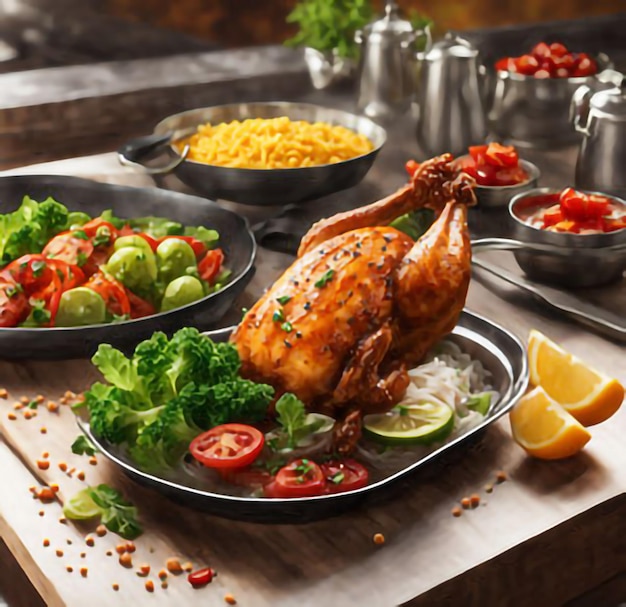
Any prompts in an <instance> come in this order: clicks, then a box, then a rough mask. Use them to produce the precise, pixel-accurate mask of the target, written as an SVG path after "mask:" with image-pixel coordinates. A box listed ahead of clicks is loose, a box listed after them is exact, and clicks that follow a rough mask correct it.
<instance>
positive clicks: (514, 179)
mask: <svg viewBox="0 0 626 607" xmlns="http://www.w3.org/2000/svg"><path fill="white" fill-rule="evenodd" d="M468 152H469V153H468V154H466V155H465V156H459V158H457V159H456V165H457V167H458V168H460V169H461V170H462V171H464V172H465V173H467V174H468V175H470V176H472V177H473V178H474V179H475V180H476V190H475V191H476V198H477V199H478V205H479V206H480V207H483V208H503V207H506V206H507V205H508V204H509V202H510V200H511V198H512V197H513V196H515V195H516V194H520V193H521V192H525V191H527V190H531V189H533V188H536V187H537V182H538V181H539V177H540V175H541V173H540V171H539V169H538V168H537V167H536V166H535V165H534V164H532V163H531V162H528V161H526V160H522V159H520V157H519V155H518V153H517V150H516V149H515V147H513V146H512V145H501V144H500V143H496V142H492V143H489V144H486V145H474V146H470V148H469V149H468Z"/></svg>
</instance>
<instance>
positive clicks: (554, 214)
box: [543, 206, 563, 228]
mask: <svg viewBox="0 0 626 607" xmlns="http://www.w3.org/2000/svg"><path fill="white" fill-rule="evenodd" d="M559 221H563V213H562V212H561V207H559V206H554V207H551V208H549V209H547V210H546V211H545V212H544V214H543V227H544V228H548V227H550V226H553V225H555V224H557V223H559Z"/></svg>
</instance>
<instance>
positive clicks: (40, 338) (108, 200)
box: [0, 175, 256, 359]
mask: <svg viewBox="0 0 626 607" xmlns="http://www.w3.org/2000/svg"><path fill="white" fill-rule="evenodd" d="M25 195H29V196H31V197H32V198H34V199H35V200H44V199H45V198H47V197H48V196H52V197H53V198H55V199H56V200H58V201H59V202H62V203H63V204H65V205H66V206H67V207H68V208H69V209H70V210H72V211H84V212H85V213H88V214H89V215H92V216H97V215H99V214H100V213H102V211H104V210H105V209H112V210H113V212H114V213H115V215H117V216H118V217H141V216H148V215H156V216H160V217H168V218H170V219H172V220H174V221H180V222H181V223H183V224H184V225H205V226H207V227H212V228H215V229H216V230H218V232H219V234H220V246H223V247H224V252H225V254H226V265H227V267H228V268H229V269H230V270H231V271H232V275H231V279H230V281H229V282H228V283H227V284H226V286H225V287H224V288H223V289H220V290H219V291H217V292H216V293H212V294H210V295H207V296H206V297H204V298H203V299H200V300H199V301H196V302H194V303H191V304H188V305H186V306H183V307H181V308H176V309H175V310H171V311H169V312H161V313H160V314H154V315H152V316H146V317H144V318H139V319H136V320H127V321H124V322H118V323H109V324H100V325H90V326H83V327H52V328H46V329H35V328H27V327H15V328H0V358H4V359H22V358H47V359H51V358H52V359H59V358H62V359H67V358H79V357H88V356H91V355H92V354H93V353H94V352H95V351H96V349H97V348H98V345H99V344H101V343H109V344H112V345H114V346H115V347H117V348H120V349H123V350H126V351H132V349H134V347H135V346H136V345H137V343H138V342H140V341H142V340H143V339H147V338H148V337H150V336H151V335H152V334H153V333H154V332H155V331H165V332H166V333H172V332H173V331H175V330H177V329H180V327H184V326H190V325H191V326H196V327H200V328H202V329H208V328H212V327H215V326H216V325H217V326H219V324H218V323H219V321H220V319H221V318H222V317H223V316H224V314H226V312H228V311H229V310H230V309H231V307H232V305H233V302H234V301H235V299H236V298H237V297H238V296H239V295H240V294H241V292H242V291H243V290H244V288H245V287H246V285H247V284H248V283H249V282H250V280H251V278H252V276H253V275H254V259H255V256H256V243H255V240H254V236H253V235H252V233H251V232H250V228H249V226H248V223H247V221H246V220H245V219H244V218H243V217H241V216H240V215H237V214H236V213H233V212H232V211H228V210H226V209H222V208H221V207H219V206H218V205H217V204H215V203H214V202H210V201H208V200H205V199H203V198H198V197H196V196H188V195H186V194H180V193H178V192H169V191H167V190H157V189H154V188H131V187H125V186H118V185H110V184H105V183H97V182H95V181H90V180H87V179H78V178H76V177H65V176H54V175H20V176H8V177H1V178H0V213H7V212H9V211H12V210H14V208H15V207H16V206H17V205H18V204H19V202H20V201H21V200H22V198H23V197H24V196H25Z"/></svg>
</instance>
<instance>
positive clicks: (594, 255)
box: [509, 188, 626, 287]
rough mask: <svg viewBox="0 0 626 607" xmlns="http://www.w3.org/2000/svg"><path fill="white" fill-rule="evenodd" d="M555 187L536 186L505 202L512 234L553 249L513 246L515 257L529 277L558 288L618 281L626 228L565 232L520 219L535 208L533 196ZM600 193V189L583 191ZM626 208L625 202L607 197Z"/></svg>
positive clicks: (625, 262)
mask: <svg viewBox="0 0 626 607" xmlns="http://www.w3.org/2000/svg"><path fill="white" fill-rule="evenodd" d="M559 191H560V190H558V189H555V188H536V189H534V190H529V191H527V192H523V193H522V194H518V195H517V196H515V197H514V198H513V199H512V200H511V202H510V204H509V215H510V218H511V222H512V225H513V237H514V238H516V239H517V240H518V241H521V242H522V243H528V244H530V245H539V246H541V245H547V246H548V247H551V248H553V249H555V250H554V252H537V251H529V250H524V249H523V248H521V249H517V250H515V251H514V252H513V254H514V255H515V260H516V261H517V263H518V265H519V266H520V268H521V269H522V270H524V272H525V273H526V274H527V275H528V276H529V277H530V278H531V279H532V280H536V281H539V282H546V283H551V284H555V285H558V286H562V287H598V286H601V285H606V284H609V283H611V282H615V281H617V280H620V279H621V278H622V276H623V274H624V270H626V229H623V230H618V231H616V232H610V233H607V234H568V233H562V232H550V231H547V230H541V229H539V228H535V227H533V226H531V225H529V224H528V223H526V221H525V220H524V218H523V211H524V210H525V209H528V208H531V207H533V208H534V207H536V206H537V205H536V204H533V201H532V198H533V197H534V196H539V195H545V194H554V193H557V192H559ZM586 193H587V194H601V195H603V196H607V194H603V193H602V192H586ZM608 197H609V198H610V199H611V200H612V201H613V202H614V203H616V204H618V205H622V206H623V207H624V208H625V209H626V201H624V200H622V199H620V198H616V197H615V196H608Z"/></svg>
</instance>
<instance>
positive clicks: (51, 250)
mask: <svg viewBox="0 0 626 607" xmlns="http://www.w3.org/2000/svg"><path fill="white" fill-rule="evenodd" d="M83 231H84V230H83ZM75 234H76V235H75ZM85 234H86V232H85ZM93 249H94V247H93V243H92V242H91V240H90V239H89V238H88V237H87V238H83V237H82V235H80V230H74V231H73V232H61V234H57V235H56V236H55V237H54V238H53V239H52V240H50V242H48V244H47V245H46V246H45V247H44V250H43V251H42V255H43V256H44V257H50V258H51V259H60V260H61V261H64V262H66V263H69V264H71V265H74V266H79V267H80V266H83V265H85V264H86V263H87V261H88V260H89V257H90V256H91V254H92V253H93Z"/></svg>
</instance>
